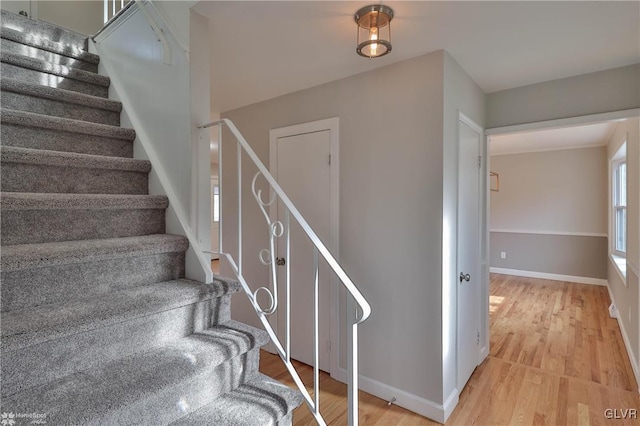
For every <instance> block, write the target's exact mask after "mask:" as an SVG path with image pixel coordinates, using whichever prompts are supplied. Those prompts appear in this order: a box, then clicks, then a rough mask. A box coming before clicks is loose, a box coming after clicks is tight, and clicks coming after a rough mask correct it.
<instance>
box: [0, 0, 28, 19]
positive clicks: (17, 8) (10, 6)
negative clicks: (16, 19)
mask: <svg viewBox="0 0 640 426" xmlns="http://www.w3.org/2000/svg"><path fill="white" fill-rule="evenodd" d="M0 6H1V7H2V9H4V10H8V11H9V12H13V13H20V14H23V15H24V14H26V16H28V17H29V18H32V19H36V17H35V16H33V15H35V13H33V12H34V11H33V10H32V8H33V5H32V2H31V1H30V0H10V1H7V0H3V1H2V4H1V5H0Z"/></svg>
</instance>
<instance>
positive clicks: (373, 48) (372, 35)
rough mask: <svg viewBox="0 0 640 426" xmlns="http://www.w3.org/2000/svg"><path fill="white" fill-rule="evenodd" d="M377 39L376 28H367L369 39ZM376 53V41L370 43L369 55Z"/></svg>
mask: <svg viewBox="0 0 640 426" xmlns="http://www.w3.org/2000/svg"><path fill="white" fill-rule="evenodd" d="M377 39H378V28H377V27H371V28H370V29H369V40H377ZM377 54H378V43H372V44H371V56H376V55H377Z"/></svg>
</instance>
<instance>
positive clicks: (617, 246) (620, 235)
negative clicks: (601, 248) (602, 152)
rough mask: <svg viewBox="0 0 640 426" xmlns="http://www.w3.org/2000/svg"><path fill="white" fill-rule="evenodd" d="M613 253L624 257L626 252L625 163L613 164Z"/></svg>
mask: <svg viewBox="0 0 640 426" xmlns="http://www.w3.org/2000/svg"><path fill="white" fill-rule="evenodd" d="M612 194H613V252H614V253H615V254H617V255H618V256H624V255H625V254H626V252H627V163H626V161H625V160H623V161H617V162H614V163H613V188H612Z"/></svg>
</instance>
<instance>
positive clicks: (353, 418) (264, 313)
mask: <svg viewBox="0 0 640 426" xmlns="http://www.w3.org/2000/svg"><path fill="white" fill-rule="evenodd" d="M214 126H217V127H218V166H219V168H220V169H219V176H220V192H219V194H220V197H221V198H222V194H223V191H225V189H226V188H225V186H224V181H223V180H222V167H223V163H222V128H223V126H226V127H227V128H228V129H229V130H230V131H231V133H232V134H233V136H234V137H235V139H236V144H237V157H238V158H237V179H238V189H237V199H238V206H237V207H238V235H237V238H238V261H237V262H236V261H235V260H234V258H233V257H232V256H231V255H230V254H229V253H227V252H225V251H224V249H223V245H222V233H220V236H219V241H218V244H219V245H218V247H219V250H218V252H216V253H215V254H219V255H221V256H224V257H225V258H226V259H227V261H228V262H229V264H230V265H231V268H232V269H233V272H234V273H235V274H236V276H237V278H238V281H239V282H240V284H241V286H242V288H243V289H244V292H245V293H246V295H247V297H248V298H249V301H250V302H251V304H252V306H253V308H254V310H255V311H256V313H257V314H258V317H259V319H260V321H261V323H262V325H263V326H264V328H265V330H266V331H267V333H268V334H269V337H271V341H272V343H273V345H274V347H275V348H276V351H277V352H278V354H279V355H280V358H281V359H282V361H283V362H284V364H285V366H286V368H287V370H288V371H289V374H291V376H292V378H293V380H294V382H295V383H296V385H297V387H298V389H299V390H300V392H301V393H302V395H303V397H304V400H305V402H306V404H307V406H308V407H309V410H310V411H311V413H312V414H313V416H314V418H315V419H316V421H317V422H318V424H320V425H326V422H325V421H324V419H323V417H322V415H321V414H320V389H319V386H320V382H319V345H318V325H319V322H318V314H319V312H318V287H319V271H318V261H319V256H322V257H323V258H324V260H325V261H326V263H327V264H328V265H329V267H330V268H331V270H332V271H333V273H334V274H335V275H336V276H337V277H338V279H339V280H340V283H341V284H342V286H343V287H344V288H345V289H346V291H347V293H348V294H347V313H348V315H347V316H348V318H347V319H346V321H347V354H346V355H347V403H348V424H349V425H353V426H356V425H358V324H360V323H362V322H363V321H364V320H366V319H367V318H368V317H369V315H370V314H371V306H370V305H369V303H368V302H367V301H366V299H365V298H364V296H363V295H362V293H360V291H359V290H358V288H357V287H356V286H355V285H354V283H353V281H351V279H350V278H349V276H348V275H347V274H346V272H345V271H344V269H343V268H342V267H341V266H340V264H339V263H338V262H337V261H336V259H335V258H334V257H333V255H332V254H331V252H330V251H329V250H328V249H327V248H326V246H325V245H324V244H323V243H322V241H321V240H320V238H318V236H317V235H316V233H315V232H314V231H313V229H312V228H311V227H310V226H309V224H308V223H307V221H306V220H305V219H304V217H302V215H301V214H300V212H299V211H298V209H297V208H296V207H295V206H294V205H293V203H292V202H291V200H290V199H289V197H288V196H287V194H286V193H285V192H284V191H283V189H282V188H281V187H280V185H279V184H278V182H277V181H276V180H275V178H274V177H273V175H271V173H269V170H267V168H266V167H265V165H264V164H263V163H262V162H261V161H260V159H259V158H258V156H257V155H256V153H255V152H254V151H253V149H252V148H251V146H250V145H249V143H248V142H247V141H246V139H245V138H244V137H243V136H242V134H241V133H240V132H239V131H238V129H237V128H236V126H235V125H234V124H233V122H231V121H230V120H228V119H222V120H220V121H214V122H211V123H208V124H205V125H202V126H199V127H198V128H199V129H206V128H209V127H214ZM243 151H244V152H245V153H246V154H247V155H248V157H249V158H250V159H251V160H252V162H253V164H254V165H255V166H256V167H257V168H258V172H257V173H256V174H255V176H254V177H253V180H252V182H251V188H252V192H253V196H254V198H255V200H256V202H257V203H258V207H259V208H260V210H261V211H262V214H263V215H264V217H265V219H266V221H267V226H268V228H269V249H263V250H261V251H260V253H259V254H258V257H259V259H260V261H261V262H262V264H264V265H267V266H269V267H270V274H271V281H272V284H273V288H272V289H269V288H267V287H260V288H258V289H256V290H255V291H252V290H251V288H250V286H249V284H248V283H247V282H246V280H245V277H244V275H243V262H242V260H243V259H242V235H243V234H242V232H243V230H242V152H243ZM260 176H262V177H263V178H264V179H266V181H267V182H268V183H269V185H270V187H271V190H272V198H271V199H270V200H268V201H265V200H264V199H263V198H262V191H261V190H258V189H257V188H256V182H257V180H258V178H259V177H260ZM278 198H279V199H280V201H281V202H282V204H283V205H284V206H285V213H284V223H283V222H282V221H280V220H271V218H270V217H269V214H267V211H266V208H267V207H269V206H271V205H273V203H274V202H275V201H276V200H277V199H278ZM291 218H293V220H295V221H297V222H298V224H299V225H300V227H301V228H302V230H303V231H304V232H305V233H306V235H307V237H308V238H309V240H310V241H311V242H312V243H313V245H314V250H313V276H312V279H313V285H314V291H313V295H314V297H313V299H314V300H313V302H314V310H313V317H314V336H313V361H314V363H313V364H314V365H313V380H314V382H313V397H312V396H311V394H310V393H309V391H308V390H307V388H306V386H305V385H304V383H303V382H302V379H301V378H300V375H299V374H298V372H297V371H296V369H295V367H294V366H293V363H292V362H291V315H290V313H291V306H290V303H291V299H290V294H291V293H290V290H291V282H290V277H291V273H290V271H291V270H290V267H291V265H290V262H286V264H285V266H286V272H285V278H286V279H285V295H284V296H285V299H284V300H285V301H286V306H285V308H284V310H285V330H284V344H282V342H280V340H279V339H278V336H277V335H276V333H275V331H274V330H273V328H272V327H271V324H270V323H269V319H268V317H269V315H271V314H273V313H274V312H276V311H277V309H278V282H277V271H276V264H277V260H276V240H277V239H278V238H281V237H284V238H285V240H284V241H285V251H286V253H287V254H286V256H287V257H286V259H290V256H289V255H290V252H291V245H290V242H291V241H290V234H289V230H290V221H291ZM224 220H225V218H224V217H223V215H222V214H220V229H222V226H223V221H224ZM260 293H264V294H265V295H266V296H267V297H268V299H269V302H268V303H269V307H267V308H266V309H265V308H263V307H262V306H260V304H259V302H258V294H260ZM350 315H353V317H349V316H350Z"/></svg>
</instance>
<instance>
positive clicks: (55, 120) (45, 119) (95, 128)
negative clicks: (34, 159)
mask: <svg viewBox="0 0 640 426" xmlns="http://www.w3.org/2000/svg"><path fill="white" fill-rule="evenodd" d="M0 122H2V124H18V125H22V126H29V127H39V128H43V129H52V130H60V131H65V132H72V133H81V134H87V135H94V136H104V137H110V138H115V139H125V140H130V141H133V140H134V139H135V138H136V132H135V130H133V129H126V128H123V127H117V126H111V125H109V124H99V123H93V122H90V121H83V120H74V119H71V118H62V117H55V116H51V115H44V114H37V113H34V112H28V111H20V110H15V109H9V108H1V109H0Z"/></svg>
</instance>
